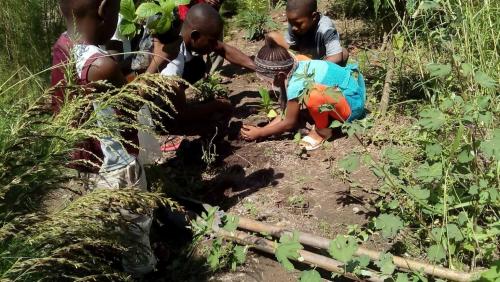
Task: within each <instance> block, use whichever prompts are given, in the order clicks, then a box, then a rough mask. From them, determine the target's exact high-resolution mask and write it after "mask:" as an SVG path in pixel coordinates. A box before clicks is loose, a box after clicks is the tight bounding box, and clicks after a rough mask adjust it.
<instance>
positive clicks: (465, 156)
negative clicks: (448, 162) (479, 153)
mask: <svg viewBox="0 0 500 282" xmlns="http://www.w3.org/2000/svg"><path fill="white" fill-rule="evenodd" d="M473 159H474V156H473V155H472V152H471V151H470V149H469V148H466V149H464V150H462V151H461V152H460V154H458V162H459V163H462V164H465V163H468V162H470V161H472V160H473Z"/></svg>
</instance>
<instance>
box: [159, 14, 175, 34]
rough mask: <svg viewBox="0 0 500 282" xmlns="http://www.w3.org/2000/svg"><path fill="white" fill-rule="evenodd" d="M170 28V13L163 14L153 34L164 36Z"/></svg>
mask: <svg viewBox="0 0 500 282" xmlns="http://www.w3.org/2000/svg"><path fill="white" fill-rule="evenodd" d="M171 27H172V13H169V14H164V15H162V17H161V18H160V19H158V21H157V22H156V26H155V32H156V33H157V34H164V33H166V32H168V31H169V30H170V28H171Z"/></svg>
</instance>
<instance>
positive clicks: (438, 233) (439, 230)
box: [431, 227, 445, 243]
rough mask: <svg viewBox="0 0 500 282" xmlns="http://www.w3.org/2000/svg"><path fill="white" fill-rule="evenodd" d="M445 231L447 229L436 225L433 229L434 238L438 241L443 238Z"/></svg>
mask: <svg viewBox="0 0 500 282" xmlns="http://www.w3.org/2000/svg"><path fill="white" fill-rule="evenodd" d="M444 233H445V231H444V228H443V227H434V228H432V230H431V235H432V238H433V239H434V241H436V242H438V243H439V242H441V240H442V239H443V236H444Z"/></svg>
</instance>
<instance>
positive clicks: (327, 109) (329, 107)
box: [318, 104, 335, 113]
mask: <svg viewBox="0 0 500 282" xmlns="http://www.w3.org/2000/svg"><path fill="white" fill-rule="evenodd" d="M334 110H335V107H334V106H333V105H332V104H323V105H321V106H319V108H318V111H319V112H320V113H325V112H333V111H334Z"/></svg>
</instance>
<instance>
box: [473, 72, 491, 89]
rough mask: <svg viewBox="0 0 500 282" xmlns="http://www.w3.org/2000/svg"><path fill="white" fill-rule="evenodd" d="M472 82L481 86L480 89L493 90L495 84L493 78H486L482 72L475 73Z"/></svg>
mask: <svg viewBox="0 0 500 282" xmlns="http://www.w3.org/2000/svg"><path fill="white" fill-rule="evenodd" d="M474 80H475V81H476V82H477V83H478V84H479V85H481V86H482V87H485V88H495V87H496V85H497V83H496V82H495V80H494V79H493V78H491V77H490V76H488V75H487V74H486V73H485V72H483V71H477V72H476V73H475V75H474Z"/></svg>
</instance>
